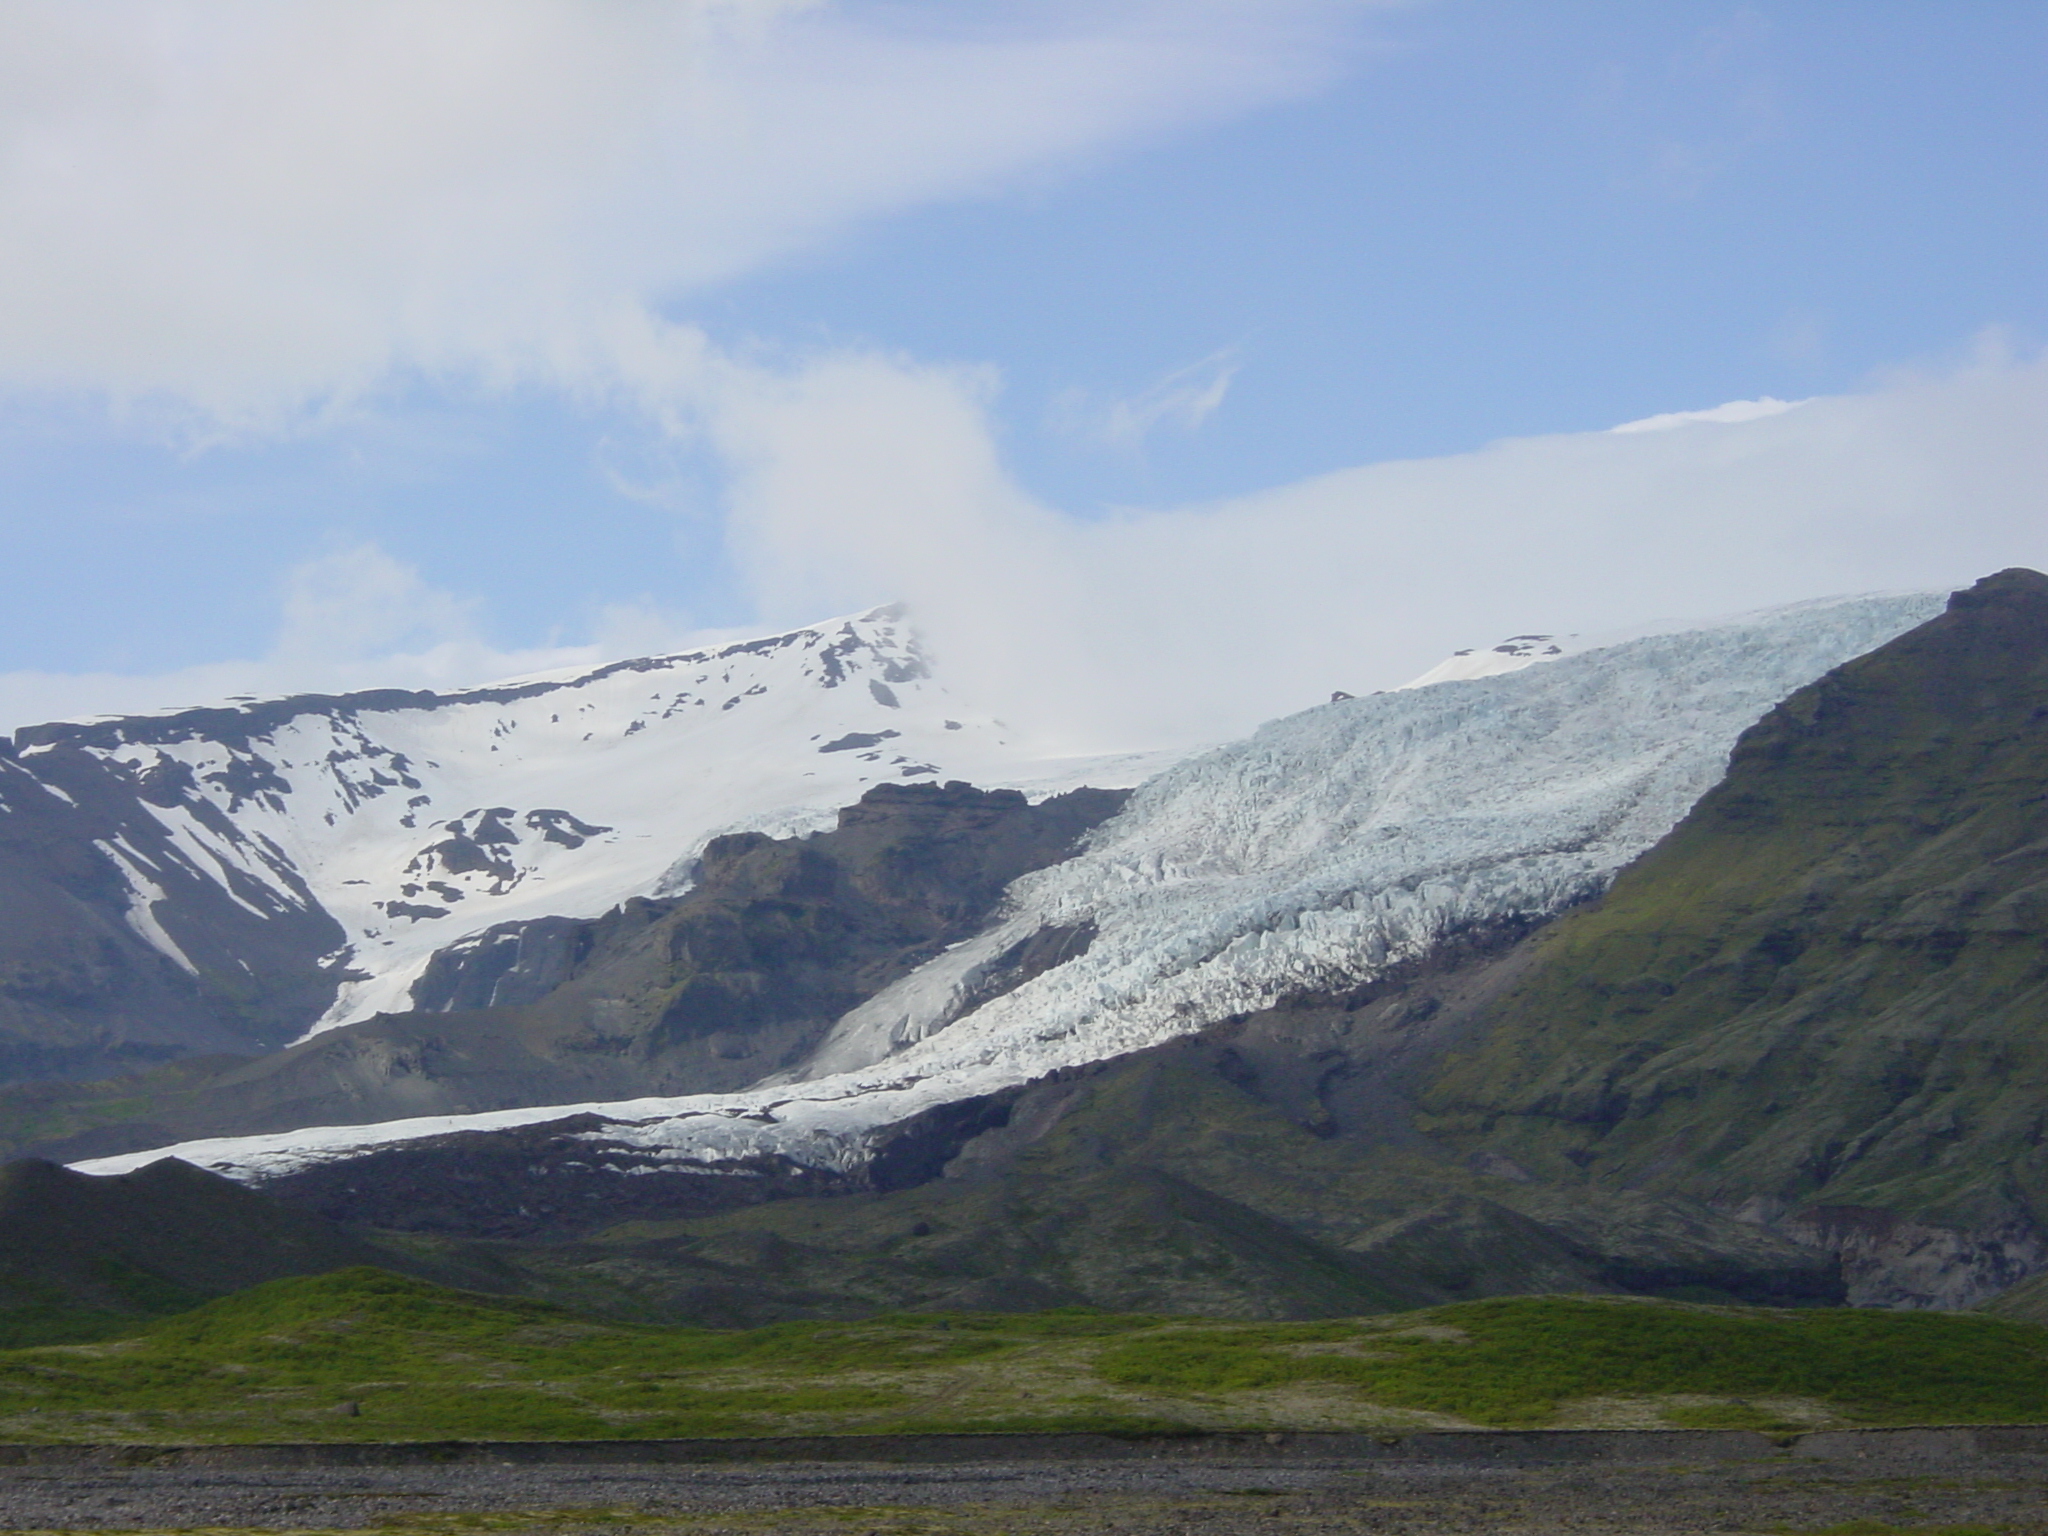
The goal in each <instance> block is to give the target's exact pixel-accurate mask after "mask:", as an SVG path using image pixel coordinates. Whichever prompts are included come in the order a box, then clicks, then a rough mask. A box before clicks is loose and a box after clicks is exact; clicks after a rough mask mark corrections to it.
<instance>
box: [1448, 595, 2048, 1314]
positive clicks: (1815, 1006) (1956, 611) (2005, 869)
mask: <svg viewBox="0 0 2048 1536" xmlns="http://www.w3.org/2000/svg"><path fill="white" fill-rule="evenodd" d="M1537 942H1538V944H1539V945H1540V955H1541V959H1540V963H1539V964H1538V965H1537V966H1536V967H1535V968H1534V969H1533V971H1532V973H1531V974H1530V975H1529V976H1528V977H1527V978H1526V979H1525V980H1524V981H1523V983H1522V984H1521V985H1520V986H1519V987H1518V988H1517V989H1516V990H1515V991H1514V992H1513V993H1512V994H1511V995H1509V996H1508V997H1506V998H1505V999H1504V1000H1503V1001H1502V1002H1501V1003H1500V1004H1499V1005H1498V1006H1496V1007H1494V1008H1493V1009H1492V1010H1491V1011H1490V1013H1489V1014H1488V1015H1487V1016H1486V1017H1485V1018H1484V1019H1483V1020H1481V1021H1480V1024H1479V1027H1477V1028H1476V1029H1475V1030H1474V1031H1473V1034H1472V1036H1471V1040H1470V1044H1469V1045H1468V1047H1467V1048H1466V1049H1465V1050H1464V1052H1463V1053H1462V1054H1461V1055H1459V1056H1457V1057H1454V1058H1453V1059H1452V1060H1451V1061H1450V1063H1449V1064H1448V1066H1447V1067H1446V1068H1445V1069H1444V1070H1443V1071H1442V1072H1441V1073H1440V1074H1439V1075H1438V1076H1437V1077H1436V1079H1435V1080H1434V1082H1433V1083H1432V1084H1431V1085H1430V1086H1429V1088H1428V1090H1427V1092H1426V1093H1425V1094H1424V1095H1423V1100H1422V1102H1423V1105H1424V1108H1425V1110H1426V1111H1427V1113H1426V1114H1425V1115H1424V1117H1423V1119H1422V1121H1421V1124H1422V1126H1423V1127H1424V1128H1425V1129H1426V1130H1427V1131H1428V1132H1429V1133H1430V1134H1431V1135H1432V1136H1433V1137H1434V1139H1435V1140H1436V1143H1437V1144H1438V1145H1439V1146H1442V1147H1444V1148H1445V1149H1446V1150H1449V1151H1451V1152H1453V1153H1455V1154H1457V1155H1461V1156H1462V1155H1469V1154H1475V1153H1477V1152H1479V1151H1481V1150H1482V1149H1483V1150H1484V1151H1485V1152H1487V1153H1490V1154H1493V1155H1504V1156H1507V1157H1510V1158H1512V1159H1513V1160H1514V1161H1515V1163H1516V1164H1517V1165H1518V1166H1520V1167H1523V1168H1525V1169H1527V1170H1530V1171H1531V1172H1532V1173H1533V1174H1534V1175H1535V1176H1536V1177H1539V1178H1542V1179H1545V1180H1554V1181H1560V1182H1563V1183H1567V1184H1569V1183H1574V1182H1587V1183H1591V1184H1592V1185H1595V1186H1599V1187H1608V1188H1628V1189H1642V1190H1648V1191H1652V1192H1657V1193H1664V1194H1676V1195H1683V1196H1690V1197H1694V1198H1698V1199H1703V1200H1706V1201H1709V1202H1712V1203H1714V1204H1715V1205H1717V1206H1719V1207H1721V1208H1724V1209H1729V1208H1734V1207H1736V1206H1738V1205H1741V1204H1743V1203H1744V1202H1755V1203H1756V1204H1755V1207H1754V1208H1755V1209H1757V1210H1758V1211H1759V1212H1760V1213H1761V1214H1762V1215H1763V1216H1764V1218H1765V1219H1775V1218H1776V1216H1777V1214H1779V1213H1784V1212H1787V1211H1788V1210H1794V1209H1797V1208H1799V1207H1809V1208H1810V1207H1812V1206H1825V1207H1837V1208H1839V1207H1860V1208H1862V1209H1863V1210H1865V1211H1870V1212H1884V1213H1892V1214H1894V1215H1907V1216H1911V1217H1913V1218H1915V1219H1918V1220H1923V1221H1929V1222H1934V1223H1937V1224H1946V1225H1951V1226H1954V1227H1958V1228H1969V1229H1973V1230H1974V1231H1976V1232H1978V1233H1980V1234H1988V1235H1989V1238H1990V1240H1993V1241H1998V1242H2004V1243H2006V1244H2007V1245H2008V1246H2009V1247H2010V1246H2012V1245H2014V1244H2018V1245H2020V1246H2021V1247H2023V1246H2024V1245H2025V1243H2026V1242H2027V1241H2028V1240H2029V1239H2028V1238H2027V1236H2026V1234H2027V1233H2029V1232H2034V1233H2039V1232H2043V1231H2048V1135H2044V1130H2048V1108H2044V1106H2048V577H2043V576H2041V575H2039V574H2037V573H2035V572H2031V571H2007V572H2002V573H2000V574H1999V575H1997V576H1993V577H1988V578H1986V579H1985V580H1984V581H1982V582H1980V583H1978V585H1977V586H1976V587H1975V588H1973V589H1971V590H1970V591H1967V592H1961V593H1958V594H1956V597H1955V598H1954V599H1953V601H1952V603H1951V606H1950V608H1949V611H1948V612H1946V613H1945V614H1943V615H1941V616H1940V617H1938V618H1936V619H1934V620H1932V621H1931V622H1929V623H1927V624H1925V625H1923V626H1921V627H1920V628H1919V629H1917V630H1914V631H1912V632H1911V633H1909V634H1907V635H1904V636H1902V637H1900V638H1899V639H1897V640H1894V641H1892V642H1891V643H1890V644H1888V645H1885V646H1883V647H1881V648H1880V649H1878V650H1877V651H1874V652H1872V653H1871V654H1869V655H1867V656H1864V657H1862V658H1860V659H1858V660H1856V661H1853V662H1850V663H1848V664H1847V665H1845V666H1843V667H1841V668H1839V669H1837V670H1836V671H1834V672H1832V673H1830V674H1828V675H1827V676H1826V677H1824V678H1822V679H1820V680H1819V681H1818V682H1816V683H1814V684H1812V685H1811V686H1810V687H1807V688H1804V689H1802V690H1800V691H1799V692H1798V693H1796V694H1794V695H1792V697H1790V698H1789V699H1787V700H1786V701H1785V702H1784V703H1783V704H1781V705H1779V706H1778V707H1777V708H1776V709H1774V710H1773V711H1772V712H1771V713H1770V714H1769V715H1768V716H1766V717H1765V718H1764V719H1763V720H1762V721H1761V722H1759V723H1758V724H1757V725H1756V726H1755V727H1753V728H1752V729H1751V730H1750V731H1749V732H1747V733H1746V734H1745V735H1744V736H1743V737H1742V739H1741V741H1740V743H1739V744H1738V745H1737V747H1736V749H1735V752H1734V754H1733V757H1732V759H1731V762H1730V765H1729V770H1728V774H1727V777H1726V778H1725V779H1724V780H1723V781H1722V782H1721V784H1719V785H1718V786H1717V787H1716V788H1715V789H1713V790H1712V791H1711V792H1709V793H1708V794H1707V795H1706V797H1705V798H1704V799H1702V800H1701V801H1700V803H1699V804H1698V806H1697V807H1696V808H1695V809H1694V810H1693V812H1692V813H1691V814H1690V815H1689V816H1688V817H1687V818H1686V819H1685V820H1684V821H1683V822H1681V823H1680V824H1679V826H1678V827H1677V828H1676V829H1675V830H1674V831H1673V832H1672V833H1671V834H1670V836H1669V837H1667V838H1666V839H1665V840H1664V841H1663V842H1662V843H1661V844H1660V845H1659V846H1658V847H1656V848H1655V849H1653V850H1652V851H1651V852H1650V853H1648V854H1647V855H1645V856H1644V857H1643V858H1642V859H1640V860H1639V861H1637V862H1636V863H1635V864H1634V865H1632V866H1631V867H1630V868H1629V869H1627V870H1626V871H1625V872H1624V873H1623V874H1622V875H1621V876H1620V878H1619V879H1617V881H1616V882H1615V884H1614V887H1613V889H1612V891H1611V892H1610V893H1609V894H1608V896H1607V897H1606V899H1605V900H1604V901H1603V902H1602V903H1600V904H1599V906H1598V907H1596V908H1594V909H1590V910H1588V911H1585V912H1581V913H1578V914H1574V915H1572V916H1569V917H1567V918H1565V919H1564V920H1562V921H1561V922H1559V923H1558V924H1557V925H1556V926H1555V927H1554V928H1553V929H1552V930H1550V931H1549V932H1548V933H1547V934H1546V935H1544V936H1543V937H1542V938H1541V939H1539V940H1538V941H1537ZM2010 1278H2017V1276H2011V1277H2009V1278H2008V1283H2009V1279H2010ZM1871 1299H1876V1300H1883V1299H1886V1298H1884V1297H1882V1296H1876V1297H1873V1298H1871ZM1940 1299H1941V1300H1942V1301H1944V1302H1945V1304H1950V1305H1954V1304H1959V1303H1962V1302H1967V1301H1968V1300H1971V1299H1973V1296H1972V1295H1970V1294H1965V1293H1963V1292H1960V1291H1959V1292H1958V1294H1957V1295H1955V1296H1953V1297H1943V1298H1940Z"/></svg>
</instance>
